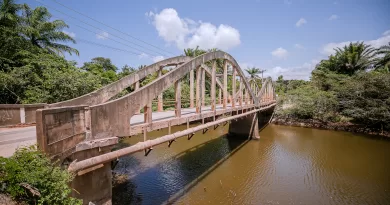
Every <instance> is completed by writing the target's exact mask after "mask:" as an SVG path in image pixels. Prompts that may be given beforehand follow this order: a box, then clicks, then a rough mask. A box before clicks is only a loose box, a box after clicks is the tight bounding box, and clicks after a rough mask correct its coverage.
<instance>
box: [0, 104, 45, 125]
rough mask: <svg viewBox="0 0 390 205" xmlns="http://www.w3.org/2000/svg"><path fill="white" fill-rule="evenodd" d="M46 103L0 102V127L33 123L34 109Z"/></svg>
mask: <svg viewBox="0 0 390 205" xmlns="http://www.w3.org/2000/svg"><path fill="white" fill-rule="evenodd" d="M45 106H46V104H44V103H42V104H0V127H2V126H11V125H18V124H34V123H35V122H36V119H35V113H36V110H38V109H42V108H44V107H45Z"/></svg>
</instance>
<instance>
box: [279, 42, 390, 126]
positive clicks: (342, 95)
mask: <svg viewBox="0 0 390 205" xmlns="http://www.w3.org/2000/svg"><path fill="white" fill-rule="evenodd" d="M389 67H390V43H389V44H388V45H384V46H382V47H380V48H378V49H376V48H373V47H372V46H370V45H367V44H365V43H364V42H352V43H350V44H349V45H346V46H344V47H342V48H336V49H335V54H333V55H330V56H329V57H328V59H326V60H322V61H321V62H320V63H318V64H317V65H316V67H315V69H314V70H313V71H312V73H311V77H310V80H309V81H303V80H284V79H283V76H279V78H278V79H277V80H276V82H275V85H276V92H277V94H278V95H279V96H278V101H279V104H278V108H277V110H276V116H277V117H279V118H282V119H290V120H300V119H303V120H305V119H311V120H317V121H320V122H323V123H327V122H336V123H337V122H338V123H346V124H350V123H352V124H357V125H362V126H364V127H367V128H375V129H378V130H390V71H389Z"/></svg>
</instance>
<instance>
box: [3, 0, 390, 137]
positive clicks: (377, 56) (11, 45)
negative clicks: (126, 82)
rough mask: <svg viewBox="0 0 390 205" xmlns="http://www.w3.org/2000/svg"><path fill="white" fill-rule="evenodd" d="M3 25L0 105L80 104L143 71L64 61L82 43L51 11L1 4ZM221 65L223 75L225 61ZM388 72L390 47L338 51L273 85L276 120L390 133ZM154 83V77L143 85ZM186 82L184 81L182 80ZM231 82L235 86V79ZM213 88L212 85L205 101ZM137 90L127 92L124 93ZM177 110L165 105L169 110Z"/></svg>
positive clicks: (252, 75)
mask: <svg viewBox="0 0 390 205" xmlns="http://www.w3.org/2000/svg"><path fill="white" fill-rule="evenodd" d="M0 27H1V28H0V79H1V80H0V104H15V103H54V102H59V101H63V100H67V99H71V98H75V97H78V96H80V95H83V94H86V93H89V92H91V91H93V90H96V89H98V88H100V87H102V86H104V85H107V84H109V83H111V82H114V81H116V80H118V79H120V78H122V77H123V76H125V75H128V74H130V73H132V72H135V71H137V70H138V69H141V68H143V65H141V66H139V67H138V68H133V67H130V66H127V65H125V66H123V67H122V68H120V69H119V68H118V67H117V66H115V65H114V64H113V63H112V62H111V60H110V59H109V58H104V57H96V58H93V59H91V60H90V62H85V63H84V65H82V66H81V67H78V66H76V63H75V62H73V61H68V60H66V59H65V58H64V54H65V53H69V54H71V55H79V51H78V50H76V49H74V48H72V47H70V46H69V43H76V41H75V39H73V38H72V37H71V36H69V35H67V34H66V33H64V32H63V29H64V28H67V27H68V25H67V24H66V23H65V22H64V21H62V20H51V14H50V12H49V11H48V10H47V9H46V8H45V7H36V8H35V9H31V8H30V7H29V6H28V5H26V4H16V3H15V2H14V1H12V0H4V1H1V5H0ZM213 50H215V49H212V50H209V51H213ZM209 51H206V50H201V49H198V48H196V49H186V50H185V51H184V55H187V56H198V55H201V54H204V53H206V52H209ZM216 63H217V69H218V70H219V72H220V70H221V68H222V66H223V62H222V61H217V62H216ZM210 66H211V65H210ZM389 67H390V44H389V45H385V46H382V47H380V48H373V47H371V46H369V45H367V44H365V43H364V42H354V43H350V44H349V45H346V46H345V47H343V48H337V49H336V50H335V54H333V55H331V56H329V58H328V59H326V60H322V61H321V62H320V63H319V64H318V65H317V66H316V68H315V69H314V70H313V71H312V74H311V78H310V81H303V80H284V79H283V76H279V78H278V79H277V80H276V81H275V85H276V92H277V94H278V101H279V103H278V108H277V112H276V117H277V118H279V119H289V120H301V119H302V120H307V119H309V120H316V121H320V122H324V123H325V122H343V123H344V122H345V123H354V124H362V125H365V126H367V127H375V128H380V129H385V130H389V129H390V71H389V70H390V68H389ZM163 72H168V71H167V70H164V71H163ZM246 72H247V74H248V79H249V80H250V81H251V83H257V84H258V85H259V86H261V80H259V77H258V75H259V74H260V72H261V70H260V69H259V68H248V69H246ZM156 77H157V75H156V74H154V75H151V76H148V77H147V78H146V79H143V80H142V82H141V86H143V85H146V84H147V83H148V82H150V81H152V80H154V79H155V78H156ZM188 80H189V79H188V76H186V78H185V79H184V81H185V82H186V81H188ZM206 82H208V81H206ZM228 82H229V84H231V82H232V79H231V77H229V80H228ZM209 86H210V85H209V84H206V101H207V99H209V90H210V89H209ZM229 87H231V86H229ZM131 91H132V88H128V89H127V90H125V91H124V92H122V93H121V95H123V94H126V93H128V92H131ZM182 92H183V93H182V98H183V106H188V99H189V83H187V82H186V83H182ZM117 97H118V96H117ZM173 98H174V90H173V88H170V89H168V90H166V91H165V92H164V99H173ZM185 100H187V101H185ZM172 106H173V105H170V104H169V103H166V104H165V107H166V108H170V107H172Z"/></svg>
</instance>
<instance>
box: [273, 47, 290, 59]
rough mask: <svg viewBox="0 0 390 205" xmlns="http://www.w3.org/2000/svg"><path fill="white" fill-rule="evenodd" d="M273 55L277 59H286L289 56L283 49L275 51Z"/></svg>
mask: <svg viewBox="0 0 390 205" xmlns="http://www.w3.org/2000/svg"><path fill="white" fill-rule="evenodd" d="M271 54H272V55H273V56H275V57H277V58H286V57H287V55H288V51H287V50H286V49H284V48H282V47H280V48H277V49H275V50H274V51H272V52H271Z"/></svg>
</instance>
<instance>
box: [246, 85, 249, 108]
mask: <svg viewBox="0 0 390 205" xmlns="http://www.w3.org/2000/svg"><path fill="white" fill-rule="evenodd" d="M245 101H246V103H245V104H246V105H249V89H245Z"/></svg>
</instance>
